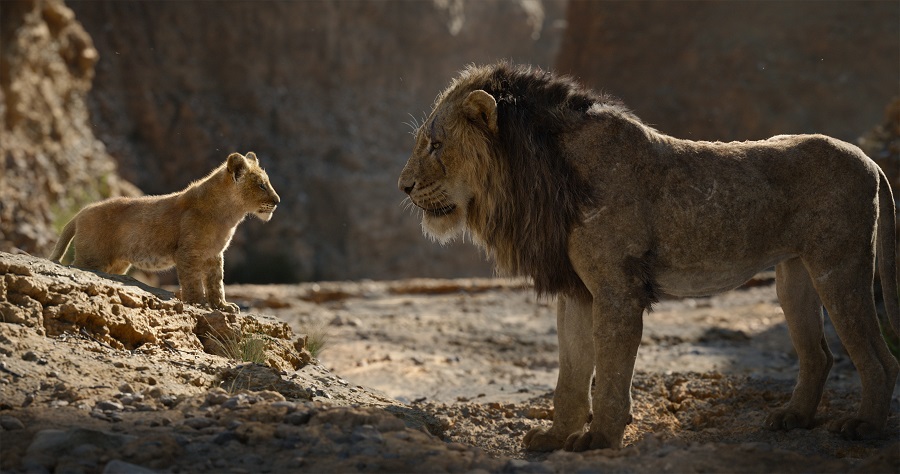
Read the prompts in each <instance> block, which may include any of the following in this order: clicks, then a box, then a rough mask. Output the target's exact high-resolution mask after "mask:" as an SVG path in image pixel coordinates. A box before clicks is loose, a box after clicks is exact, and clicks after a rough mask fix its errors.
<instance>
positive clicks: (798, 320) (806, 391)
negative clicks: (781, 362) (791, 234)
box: [765, 258, 834, 430]
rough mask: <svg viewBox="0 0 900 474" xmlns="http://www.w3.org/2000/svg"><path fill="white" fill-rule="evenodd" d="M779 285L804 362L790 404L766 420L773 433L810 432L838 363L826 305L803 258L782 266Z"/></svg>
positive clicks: (777, 276) (777, 275)
mask: <svg viewBox="0 0 900 474" xmlns="http://www.w3.org/2000/svg"><path fill="white" fill-rule="evenodd" d="M775 281H776V290H777V292H778V300H779V302H780V303H781V308H782V310H784V316H785V319H786V320H787V326H788V330H789V331H790V334H791V341H792V342H793V344H794V348H795V349H796V351H797V356H798V359H799V362H800V374H799V376H798V379H797V385H796V387H794V393H793V394H792V395H791V400H790V402H788V404H787V405H786V406H784V407H782V408H779V409H777V410H773V411H772V412H771V413H770V414H769V416H768V417H766V421H765V426H766V428H769V429H770V430H790V429H794V428H808V427H810V426H811V425H812V422H813V418H814V417H815V414H816V408H817V407H818V406H819V402H820V401H821V399H822V391H823V390H824V388H825V381H826V379H827V378H828V372H829V371H830V370H831V366H832V365H833V363H834V357H833V356H832V354H831V350H829V349H828V344H827V343H826V342H825V332H824V329H823V314H822V303H821V301H820V299H819V295H818V294H817V293H816V290H815V287H814V286H813V284H812V280H810V278H809V273H808V272H807V271H806V267H805V266H804V265H803V262H802V261H801V260H800V259H799V258H792V259H790V260H786V261H784V262H782V263H780V264H778V265H777V266H776V267H775Z"/></svg>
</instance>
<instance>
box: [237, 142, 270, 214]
mask: <svg viewBox="0 0 900 474" xmlns="http://www.w3.org/2000/svg"><path fill="white" fill-rule="evenodd" d="M228 169H229V172H230V173H231V175H232V176H233V178H234V181H235V183H236V184H237V191H238V195H239V196H240V200H241V201H242V202H243V203H244V206H245V208H246V209H247V212H248V213H249V214H253V215H254V216H256V217H258V218H259V219H260V220H262V221H263V222H268V221H269V219H271V218H272V214H273V213H274V212H275V208H276V207H277V206H278V203H279V202H281V198H279V197H278V193H276V192H275V188H273V187H272V183H270V182H269V175H268V174H266V171H265V170H264V169H262V168H261V167H260V166H259V159H257V157H256V154H255V153H253V152H252V151H251V152H249V153H247V156H246V157H245V156H242V155H241V154H240V153H233V154H232V155H231V156H229V157H228Z"/></svg>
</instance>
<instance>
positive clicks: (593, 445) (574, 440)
mask: <svg viewBox="0 0 900 474" xmlns="http://www.w3.org/2000/svg"><path fill="white" fill-rule="evenodd" d="M613 447H616V446H613V444H612V443H610V442H609V440H607V439H606V438H604V437H603V436H601V435H600V434H598V433H591V432H590V431H588V432H585V433H572V434H571V435H569V437H568V438H566V445H565V450H566V451H574V452H576V453H577V452H581V451H587V450H589V449H604V448H613Z"/></svg>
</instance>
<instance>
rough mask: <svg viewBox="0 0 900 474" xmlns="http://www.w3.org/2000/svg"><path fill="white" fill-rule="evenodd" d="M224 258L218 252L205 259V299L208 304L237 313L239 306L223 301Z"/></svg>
mask: <svg viewBox="0 0 900 474" xmlns="http://www.w3.org/2000/svg"><path fill="white" fill-rule="evenodd" d="M224 265H225V258H224V256H223V255H222V254H221V253H220V254H218V255H216V256H215V257H213V258H211V259H209V260H208V261H207V268H206V281H205V283H206V299H207V301H209V306H210V307H212V308H214V309H219V310H222V311H225V312H228V313H238V312H240V308H238V305H236V304H234V303H229V302H227V301H225V284H224V283H223V282H222V279H223V277H224V273H225V270H224Z"/></svg>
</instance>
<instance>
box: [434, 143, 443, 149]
mask: <svg viewBox="0 0 900 474" xmlns="http://www.w3.org/2000/svg"><path fill="white" fill-rule="evenodd" d="M441 145H443V144H442V143H441V142H431V151H434V150H437V149H438V148H440V147H441Z"/></svg>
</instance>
